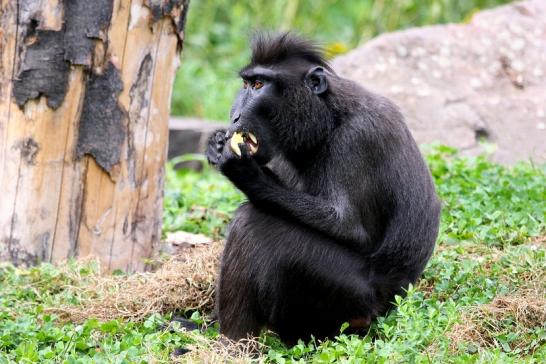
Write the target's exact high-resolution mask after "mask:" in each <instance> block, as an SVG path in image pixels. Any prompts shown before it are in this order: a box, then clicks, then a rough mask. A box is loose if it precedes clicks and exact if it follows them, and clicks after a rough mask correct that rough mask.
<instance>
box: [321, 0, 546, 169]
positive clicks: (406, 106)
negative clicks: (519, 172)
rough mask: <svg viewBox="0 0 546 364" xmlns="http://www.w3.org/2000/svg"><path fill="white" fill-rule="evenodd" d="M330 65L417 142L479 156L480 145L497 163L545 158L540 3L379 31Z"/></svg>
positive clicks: (545, 51) (544, 16) (545, 5)
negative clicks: (390, 104)
mask: <svg viewBox="0 0 546 364" xmlns="http://www.w3.org/2000/svg"><path fill="white" fill-rule="evenodd" d="M332 64H333V66H334V69H336V72H338V73H339V74H340V75H342V76H344V77H347V78H351V79H353V80H355V81H357V82H359V83H360V84H362V85H363V86H364V87H366V88H368V89H369V90H371V91H374V92H377V93H379V94H382V95H385V96H387V97H389V98H390V99H392V100H393V101H394V102H395V103H396V104H398V106H399V107H400V108H401V110H402V112H403V113H404V115H405V116H406V118H407V122H408V125H409V127H410V129H411V131H412V133H413V135H414V137H415V139H416V140H417V142H418V143H434V142H438V143H442V144H447V145H451V146H454V147H457V148H459V149H460V150H462V152H463V153H466V154H479V153H482V152H484V150H485V148H486V145H487V143H481V142H480V141H485V142H490V143H491V144H493V145H494V146H495V147H496V148H493V149H494V150H495V151H494V152H493V154H492V155H491V158H492V159H493V160H495V161H497V162H501V163H513V162H515V161H517V160H528V159H532V160H533V161H535V162H537V163H544V162H545V161H546V1H544V0H532V1H524V2H518V3H513V4H510V5H507V6H502V7H499V8H496V9H492V10H486V11H482V12H479V13H477V14H475V15H474V16H473V17H472V20H471V21H470V22H469V23H468V24H449V25H438V26H430V27H423V28H415V29H410V30H406V31H400V32H395V33H390V34H384V35H381V36H379V37H377V38H375V39H373V40H372V41H370V42H368V43H367V44H365V45H363V46H362V47H360V48H357V49H355V50H353V51H351V52H349V53H347V54H346V55H343V56H340V57H338V58H336V59H334V60H333V62H332ZM491 144H490V145H491ZM488 149H489V148H488Z"/></svg>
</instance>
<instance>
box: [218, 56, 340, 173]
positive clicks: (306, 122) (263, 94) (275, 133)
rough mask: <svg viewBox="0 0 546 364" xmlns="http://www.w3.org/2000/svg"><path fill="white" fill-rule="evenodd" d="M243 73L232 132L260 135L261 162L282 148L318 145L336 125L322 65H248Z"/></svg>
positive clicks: (291, 150) (290, 151)
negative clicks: (329, 106) (332, 115)
mask: <svg viewBox="0 0 546 364" xmlns="http://www.w3.org/2000/svg"><path fill="white" fill-rule="evenodd" d="M240 75H241V78H242V87H241V89H240V91H239V93H238V95H237V97H236V99H235V102H234V104H233V106H232V109H231V114H230V118H231V125H230V128H229V134H230V135H234V134H235V133H241V134H236V135H249V134H251V135H252V136H253V137H255V139H256V141H255V142H256V143H257V148H256V150H255V155H254V157H255V158H256V160H258V162H260V163H262V164H265V163H267V162H269V160H271V158H273V157H274V156H275V155H276V154H278V153H284V154H286V155H289V154H294V153H298V152H302V151H307V150H309V149H312V148H313V147H314V146H316V145H317V144H318V143H320V142H321V141H322V139H323V137H324V136H325V135H326V132H327V130H329V129H330V128H331V125H330V124H332V122H331V112H330V110H329V109H328V107H327V104H326V102H325V100H324V98H325V95H326V91H327V90H328V82H327V78H326V74H325V71H324V69H323V68H322V67H313V66H312V65H309V64H289V63H287V64H280V65H277V66H272V67H263V66H248V67H246V68H244V69H243V70H242V71H241V72H240Z"/></svg>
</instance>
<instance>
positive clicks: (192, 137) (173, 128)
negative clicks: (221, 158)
mask: <svg viewBox="0 0 546 364" xmlns="http://www.w3.org/2000/svg"><path fill="white" fill-rule="evenodd" d="M226 127H227V124H224V123H221V122H215V121H208V120H203V119H197V118H175V117H173V118H171V119H170V120H169V151H168V158H169V159H172V158H174V157H177V156H180V155H184V154H202V153H203V152H204V151H205V147H206V145H207V140H208V138H209V136H210V135H211V134H212V133H213V132H214V131H215V130H217V129H221V128H226ZM176 167H177V168H180V167H187V168H193V169H197V170H199V169H201V167H202V165H201V163H199V162H184V163H179V164H177V166H176Z"/></svg>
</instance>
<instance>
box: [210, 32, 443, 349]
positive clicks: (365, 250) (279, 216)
mask: <svg viewBox="0 0 546 364" xmlns="http://www.w3.org/2000/svg"><path fill="white" fill-rule="evenodd" d="M253 51H254V53H253V55H252V62H251V63H250V64H249V65H248V66H246V67H245V68H243V70H242V71H241V76H242V77H243V79H245V80H246V81H247V82H248V85H252V84H253V83H254V81H256V80H258V81H260V82H261V84H263V87H259V88H253V87H247V88H242V89H241V91H240V93H239V95H238V96H237V99H236V101H235V103H234V106H233V109H232V112H231V119H232V123H231V125H230V127H229V129H228V130H220V131H218V132H217V133H215V135H214V136H213V137H212V138H211V140H210V142H209V148H208V150H207V157H208V159H209V162H210V163H211V164H213V165H215V166H216V167H217V168H218V169H219V170H220V171H221V172H222V173H223V174H224V175H225V176H227V177H228V178H229V179H230V180H231V181H232V182H233V183H234V184H235V185H236V186H237V187H238V188H239V189H240V190H241V191H243V192H244V193H245V194H246V196H247V197H248V200H249V202H247V203H245V204H243V205H242V206H241V207H239V209H238V210H237V211H236V213H235V216H234V218H233V221H232V223H231V225H230V228H229V232H228V236H227V240H226V247H225V251H224V255H223V258H222V266H221V272H220V278H219V284H218V293H217V310H218V315H219V322H220V330H221V332H222V333H223V334H225V335H227V336H228V337H230V338H233V339H240V338H243V337H245V336H247V335H257V334H259V332H260V330H261V329H262V328H264V327H268V328H270V329H272V330H274V331H276V332H277V333H278V334H279V335H280V337H281V339H282V340H283V341H285V342H286V343H288V344H292V343H295V342H296V341H297V339H300V338H301V339H307V338H309V337H310V335H314V336H315V337H317V338H323V337H327V336H332V335H335V334H337V333H338V332H339V328H340V326H341V325H342V323H343V322H349V323H350V324H351V328H352V329H355V330H356V329H359V328H363V327H366V326H367V325H369V323H370V322H371V320H373V319H374V318H375V317H377V316H378V315H381V314H384V313H385V312H386V311H387V310H388V309H389V307H390V306H391V303H392V301H393V298H394V295H395V294H403V290H404V288H406V287H407V286H408V285H409V284H410V283H413V282H415V281H416V280H417V279H418V277H419V275H420V274H421V272H422V271H423V269H424V267H425V264H426V263H427V261H428V259H429V258H430V256H431V254H432V251H433V248H434V244H435V240H436V237H437V234H438V224H439V213H440V204H439V201H438V199H437V197H436V193H435V191H434V186H433V183H432V180H431V177H430V173H429V171H428V169H427V167H426V165H425V162H424V161H423V158H422V156H421V154H420V152H419V149H418V147H417V145H416V143H415V141H414V140H413V138H412V136H411V135H410V132H409V131H408V129H407V127H406V125H405V122H404V118H403V117H402V115H401V114H400V112H399V111H398V109H397V108H396V107H395V106H394V105H393V104H392V103H391V102H390V101H389V100H388V99H386V98H384V97H382V96H379V95H376V94H373V93H371V92H369V91H367V90H365V89H363V88H361V87H360V86H358V85H357V84H356V83H354V82H352V81H349V80H346V79H343V78H341V77H339V76H337V75H336V74H335V73H334V72H333V71H332V70H331V68H330V66H329V65H328V64H327V63H326V61H325V60H324V58H323V57H322V55H321V54H320V52H319V51H318V48H317V47H315V46H314V45H312V44H311V43H310V42H308V41H306V40H303V39H301V38H299V37H297V36H294V35H291V34H283V35H280V36H268V35H261V36H259V37H258V38H256V40H255V41H254V43H253ZM313 69H316V70H317V72H314V70H313ZM310 71H311V72H310ZM309 85H320V90H319V91H320V92H314V90H313V87H312V86H309ZM325 87H326V88H325ZM315 91H316V90H315ZM235 131H246V132H252V133H253V134H255V135H256V137H257V139H258V142H259V149H258V152H257V153H256V154H255V155H250V153H249V152H248V150H246V149H245V147H244V145H241V147H242V149H243V156H242V158H239V157H237V156H235V155H234V154H233V152H232V151H231V150H230V148H229V146H228V144H229V138H230V137H231V135H232V133H233V132H235Z"/></svg>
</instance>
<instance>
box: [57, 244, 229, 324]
mask: <svg viewBox="0 0 546 364" xmlns="http://www.w3.org/2000/svg"><path fill="white" fill-rule="evenodd" d="M222 247H223V245H222V243H221V242H214V243H212V244H210V245H209V244H207V245H204V246H198V247H192V248H187V249H183V250H182V252H181V253H180V254H178V255H176V256H173V257H171V258H169V259H168V260H167V261H166V262H165V263H163V264H162V265H161V267H160V268H159V269H158V270H157V271H155V272H147V273H136V274H132V275H129V276H112V275H109V274H100V273H96V274H93V275H91V276H86V277H85V279H83V280H81V281H79V284H78V286H76V287H71V288H70V289H71V290H73V291H75V293H76V294H78V295H79V296H80V297H81V302H80V304H79V305H62V306H59V307H54V308H49V309H48V311H50V312H53V313H55V314H57V315H59V318H60V319H61V320H63V321H70V322H76V323H81V322H83V321H85V320H87V319H88V318H90V317H95V318H97V319H99V320H101V321H105V320H111V319H124V320H129V321H142V320H144V319H145V318H146V317H148V316H149V315H150V314H152V313H169V312H173V311H185V310H195V309H199V310H200V311H211V310H212V308H213V307H214V290H215V278H216V275H217V271H218V267H219V257H220V253H221V250H222Z"/></svg>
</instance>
